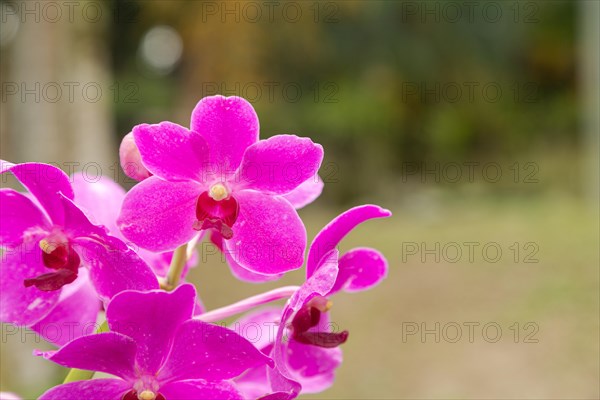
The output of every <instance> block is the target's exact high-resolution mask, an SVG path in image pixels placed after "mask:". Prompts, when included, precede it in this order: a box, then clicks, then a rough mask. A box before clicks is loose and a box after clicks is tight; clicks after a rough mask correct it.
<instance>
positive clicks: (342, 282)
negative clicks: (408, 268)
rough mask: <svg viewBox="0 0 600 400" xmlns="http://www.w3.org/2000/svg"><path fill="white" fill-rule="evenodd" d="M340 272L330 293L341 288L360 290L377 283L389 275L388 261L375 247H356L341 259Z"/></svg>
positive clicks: (349, 290)
mask: <svg viewBox="0 0 600 400" xmlns="http://www.w3.org/2000/svg"><path fill="white" fill-rule="evenodd" d="M339 268H340V272H339V274H338V277H337V280H336V281H335V285H334V286H333V288H332V289H331V292H330V293H329V295H332V294H334V293H336V292H338V291H340V290H344V291H346V292H359V291H362V290H367V289H370V288H372V287H373V286H375V285H377V284H378V283H379V282H381V281H382V280H383V279H385V277H386V276H387V271H388V263H387V260H386V259H385V257H384V256H383V254H381V253H380V252H379V251H377V250H375V249H370V248H355V249H352V250H350V251H348V252H347V253H346V254H344V255H343V256H342V257H341V258H340V261H339Z"/></svg>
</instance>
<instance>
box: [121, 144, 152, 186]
mask: <svg viewBox="0 0 600 400" xmlns="http://www.w3.org/2000/svg"><path fill="white" fill-rule="evenodd" d="M119 158H120V161H121V168H123V171H124V172H125V175H127V176H128V177H130V178H132V179H135V180H136V181H143V180H144V179H146V178H149V177H151V176H152V173H150V171H148V170H147V169H146V167H144V164H142V156H141V155H140V150H139V149H138V147H137V145H136V144H135V140H134V138H133V133H131V132H129V133H128V134H127V135H125V137H124V138H123V141H122V142H121V147H119Z"/></svg>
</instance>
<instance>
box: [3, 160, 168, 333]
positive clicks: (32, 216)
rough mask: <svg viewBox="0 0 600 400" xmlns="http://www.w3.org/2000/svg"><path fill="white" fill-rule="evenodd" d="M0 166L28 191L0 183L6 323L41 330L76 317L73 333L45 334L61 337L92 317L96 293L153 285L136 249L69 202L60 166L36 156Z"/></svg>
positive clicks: (105, 295)
mask: <svg viewBox="0 0 600 400" xmlns="http://www.w3.org/2000/svg"><path fill="white" fill-rule="evenodd" d="M0 167H1V168H0V172H1V173H4V172H8V171H9V172H11V173H12V174H13V175H14V176H15V177H16V178H17V179H18V180H19V181H20V182H21V183H22V184H23V186H24V187H26V188H27V189H28V190H29V195H24V194H21V193H19V192H17V191H15V190H12V189H1V190H0V196H1V201H0V219H1V220H2V225H1V228H0V240H1V242H0V245H1V246H2V247H3V248H4V249H5V251H4V255H3V260H2V279H1V281H0V287H1V291H2V302H1V304H0V318H1V320H2V321H3V322H10V323H13V324H16V325H22V326H29V327H32V328H33V329H34V330H36V331H38V332H40V333H42V335H43V336H44V337H47V336H48V335H49V333H48V332H46V328H47V326H49V325H52V324H55V325H59V326H62V324H70V325H73V324H74V325H75V327H76V328H75V332H74V333H70V334H68V335H67V334H65V332H67V331H72V330H73V327H72V326H71V328H69V329H64V330H63V329H60V328H59V329H58V330H59V331H61V332H62V334H59V335H58V336H57V337H52V338H49V340H50V341H52V342H54V343H57V344H61V343H64V342H65V341H66V340H70V339H72V338H73V336H78V335H80V334H81V328H82V327H83V326H84V325H85V324H86V323H93V322H95V321H96V316H97V313H98V311H99V309H100V302H99V299H100V300H103V301H107V300H108V299H110V298H111V297H113V296H114V295H115V294H117V293H119V292H121V291H123V290H127V289H140V290H148V289H156V288H157V287H158V281H157V279H156V276H155V275H154V273H152V271H151V270H150V268H149V267H148V266H147V265H146V264H145V263H144V262H143V261H142V260H141V259H140V258H139V257H138V256H137V255H136V254H135V253H134V252H133V251H131V250H130V249H129V248H128V247H127V246H126V245H125V244H124V243H123V242H122V241H121V240H119V239H117V238H114V237H112V236H109V235H108V234H107V233H106V231H105V230H104V228H102V227H98V226H95V225H93V224H92V223H91V222H90V221H89V220H88V218H87V217H86V216H85V215H84V213H83V212H82V211H81V210H80V209H79V208H78V207H77V206H76V205H75V204H74V202H73V198H74V194H73V189H72V187H71V184H70V182H69V178H68V177H67V176H66V175H65V174H64V172H62V171H61V170H60V169H58V168H56V167H53V166H51V165H47V164H39V163H25V164H17V165H15V164H11V163H8V162H4V161H2V162H1V166H0ZM81 266H86V267H88V270H86V269H83V268H80V267H81ZM87 328H88V329H89V326H88V327H87ZM92 330H93V329H92ZM53 334H54V333H53Z"/></svg>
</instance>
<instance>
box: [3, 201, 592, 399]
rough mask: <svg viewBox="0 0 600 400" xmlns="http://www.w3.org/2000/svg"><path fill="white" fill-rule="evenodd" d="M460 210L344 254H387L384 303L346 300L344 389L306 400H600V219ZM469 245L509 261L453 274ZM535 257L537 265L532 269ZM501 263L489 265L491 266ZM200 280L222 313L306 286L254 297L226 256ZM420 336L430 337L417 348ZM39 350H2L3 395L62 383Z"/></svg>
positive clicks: (546, 204)
mask: <svg viewBox="0 0 600 400" xmlns="http://www.w3.org/2000/svg"><path fill="white" fill-rule="evenodd" d="M453 198H454V200H452V199H450V200H448V201H442V202H440V203H438V204H436V205H433V204H428V205H427V206H424V205H419V204H418V201H413V202H410V201H408V202H406V203H405V204H403V205H394V204H388V205H387V206H388V207H389V208H391V209H392V211H393V212H394V217H393V218H392V219H390V220H377V221H370V222H368V223H367V224H365V225H363V226H362V227H360V228H359V229H357V230H356V231H355V232H353V233H352V234H351V235H350V236H349V237H348V238H347V239H346V240H345V241H344V242H343V243H342V245H341V249H342V250H348V249H349V248H351V247H355V246H373V247H377V248H378V249H380V250H381V251H383V253H384V254H385V255H386V256H387V258H388V260H389V262H390V275H389V278H388V279H387V280H386V281H385V282H384V283H383V284H382V285H381V286H380V287H378V288H377V289H376V290H373V291H370V292H365V293H356V294H352V295H348V294H340V295H337V296H336V297H335V298H334V307H333V309H332V313H333V314H332V319H333V321H334V322H335V323H337V324H338V325H339V326H340V327H341V328H342V329H348V330H349V331H350V335H351V336H350V340H349V342H348V344H347V345H345V347H344V357H345V361H344V363H343V365H342V367H341V368H340V369H339V371H338V374H337V384H336V385H334V387H333V388H332V389H330V390H329V391H326V392H324V393H321V394H318V395H311V396H306V398H315V399H316V398H318V399H332V398H336V399H347V398H390V399H391V398H403V399H409V398H410V399H413V398H420V399H433V398H437V399H448V398H473V399H498V398H502V399H505V398H506V399H524V398H530V399H540V398H545V399H546V398H553V399H563V398H564V399H567V398H568V399H573V398H581V399H583V398H585V399H593V398H598V395H599V387H598V379H597V377H598V373H599V365H598V354H599V348H598V340H597V339H598V332H599V325H598V315H599V304H598V292H597V288H598V284H599V282H598V263H599V260H598V248H597V244H598V225H597V221H598V219H597V218H598V215H597V214H595V212H594V211H593V209H591V208H590V207H589V204H588V203H583V202H582V201H580V200H577V199H576V198H573V197H570V196H561V195H548V196H545V197H544V198H542V199H540V198H535V199H527V198H521V199H514V198H512V199H506V200H505V201H504V200H498V199H496V200H493V201H488V200H483V199H480V200H464V201H457V200H456V197H453ZM411 203H412V204H411ZM384 205H385V204H384ZM336 214H337V212H336V211H334V210H325V209H319V208H316V207H315V206H309V207H307V208H306V209H305V210H303V211H302V217H303V218H304V219H305V220H306V221H307V226H308V230H309V238H312V237H313V236H314V234H315V233H316V232H317V231H318V230H319V229H320V227H321V226H322V225H324V224H325V223H326V222H327V221H328V220H329V219H331V218H332V217H334V216H335V215H336ZM436 242H439V243H440V249H442V248H444V246H446V249H447V250H448V251H446V253H445V255H444V253H443V252H440V262H435V259H434V255H426V262H422V261H421V255H422V254H421V253H418V254H414V255H409V253H410V252H411V251H409V250H412V248H410V243H425V244H426V246H427V248H429V249H431V248H435V243H436ZM464 242H478V243H480V244H481V246H480V247H478V248H479V249H480V248H481V247H482V246H483V245H484V244H486V243H492V242H493V243H497V244H498V245H499V246H500V248H501V249H502V251H503V255H502V258H501V259H500V260H499V261H498V262H496V263H493V262H490V261H486V259H485V258H484V256H483V254H482V253H481V252H479V251H478V250H475V251H474V256H473V258H472V260H473V262H471V260H470V259H469V258H468V257H467V255H466V254H465V255H463V257H461V259H460V260H458V261H457V262H454V263H452V262H448V261H452V260H453V259H454V258H456V253H450V247H449V246H450V245H449V243H458V244H460V243H464ZM514 242H518V243H519V244H520V245H521V246H522V245H525V244H527V243H530V242H532V243H534V244H537V245H538V246H539V252H537V253H536V254H530V253H531V252H532V250H531V249H528V250H527V251H523V250H521V252H520V254H519V255H518V257H517V260H516V261H517V262H515V258H514V257H515V253H514V252H513V251H512V250H511V249H509V247H510V246H511V245H512V244H513V243H514ZM407 246H408V247H407ZM488 247H489V246H488ZM527 255H530V259H531V260H538V261H539V262H537V263H525V262H523V261H524V260H525V259H526V256H527ZM495 257H496V256H495V255H493V254H492V252H491V251H490V253H489V257H488V260H492V259H494V258H495ZM444 259H446V260H444ZM191 279H192V280H193V281H194V282H195V283H197V285H198V287H199V290H200V292H201V293H202V296H203V299H204V301H205V305H206V306H207V307H208V308H209V309H210V308H215V307H219V306H222V305H225V304H227V303H228V302H230V301H235V300H238V299H241V298H243V297H245V296H246V295H251V294H255V293H259V292H261V291H262V290H266V289H267V288H271V287H275V286H278V285H279V284H286V283H290V284H292V283H297V282H299V281H300V280H301V279H302V272H301V271H297V272H296V273H294V274H291V275H290V276H287V277H286V278H285V279H284V280H283V281H282V282H280V283H269V284H266V285H260V286H253V285H245V284H242V283H239V282H237V281H236V280H235V279H234V278H232V277H231V276H230V275H229V272H228V269H227V268H226V267H225V266H224V265H221V262H220V257H219V256H207V258H206V263H205V264H203V265H201V266H199V267H198V268H196V269H195V270H194V271H193V273H192V276H191ZM215 282H217V283H215ZM422 323H425V324H426V325H425V328H426V329H429V330H432V331H435V330H436V329H435V326H436V325H435V324H436V323H439V324H440V325H439V326H440V327H439V329H437V331H438V334H439V337H440V338H439V340H440V342H439V343H436V342H435V334H433V333H429V334H427V335H426V336H425V338H424V339H425V340H423V338H422V337H421V327H422V325H421V324H422ZM465 323H466V324H467V325H465ZM469 323H472V324H471V326H473V334H472V341H473V342H472V343H471V342H470V340H469V328H468V326H469V325H468V324H469ZM515 323H518V324H519V326H518V329H517V328H516V326H515V325H514V324H515ZM527 323H531V324H530V325H526V324H527ZM476 324H479V325H476ZM486 324H487V326H488V328H486V329H487V330H486V332H485V333H484V331H483V327H484V326H486ZM495 324H497V325H495ZM456 325H458V326H460V328H461V331H462V336H461V338H459V339H456V336H457V335H456V333H457V330H456ZM414 326H418V329H419V332H418V333H416V334H412V335H411V334H409V333H410V332H409V330H408V329H410V328H411V327H414ZM496 326H499V327H500V329H501V330H502V332H501V336H500V337H499V338H496V336H497V332H496V329H497V328H496ZM536 326H537V327H539V329H538V330H537V331H536V328H535V327H536ZM515 330H517V331H518V332H519V335H518V337H517V338H515ZM403 335H404V337H403ZM3 339H4V338H3ZM31 339H32V337H30V340H29V342H28V343H27V344H23V343H19V340H18V337H15V336H11V337H9V338H8V341H5V340H3V343H2V345H1V346H2V347H1V349H2V381H1V384H0V385H1V388H2V390H14V391H17V392H19V393H22V394H27V395H29V396H35V395H37V394H39V393H40V392H41V391H42V390H44V388H45V387H48V386H50V385H51V384H53V383H57V382H59V379H61V377H62V376H64V373H65V372H64V371H61V370H60V369H58V368H54V369H53V367H52V366H50V365H49V363H47V362H45V361H43V360H39V359H37V360H36V359H33V358H30V359H25V361H21V360H18V359H17V357H18V356H21V355H22V354H27V353H28V351H29V350H30V349H32V348H34V347H36V345H35V343H33V340H31ZM515 339H516V341H517V343H515ZM496 340H497V341H496ZM535 340H537V341H538V342H537V343H528V342H529V341H535ZM451 341H456V342H455V343H451ZM493 341H495V342H493ZM37 346H39V345H37ZM34 367H38V368H34ZM32 383H34V384H33V385H32ZM32 398H33V397H32Z"/></svg>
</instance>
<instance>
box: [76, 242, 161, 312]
mask: <svg viewBox="0 0 600 400" xmlns="http://www.w3.org/2000/svg"><path fill="white" fill-rule="evenodd" d="M115 240H117V239H115ZM75 243H77V245H78V246H79V247H80V248H81V249H82V254H81V255H82V259H83V262H84V264H86V265H88V266H89V267H90V277H91V280H92V282H93V284H94V287H95V288H96V291H97V292H98V295H99V296H100V298H101V299H102V300H103V301H105V302H106V301H108V300H109V299H110V298H112V297H113V296H114V295H116V294H117V293H120V292H122V291H124V290H152V289H158V280H157V279H156V275H155V274H154V272H153V271H152V269H150V267H149V266H148V265H147V264H146V263H145V262H144V261H143V260H142V259H141V258H140V257H139V256H138V255H137V254H136V253H135V252H134V251H133V250H131V249H130V248H128V247H125V248H122V249H116V248H114V247H111V246H108V245H106V244H103V243H99V242H97V241H94V240H90V239H86V238H79V239H77V240H76V241H75Z"/></svg>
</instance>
